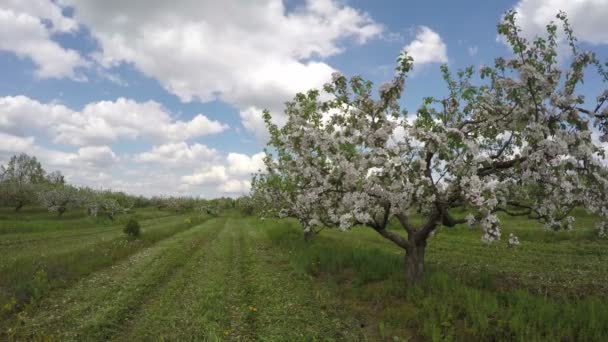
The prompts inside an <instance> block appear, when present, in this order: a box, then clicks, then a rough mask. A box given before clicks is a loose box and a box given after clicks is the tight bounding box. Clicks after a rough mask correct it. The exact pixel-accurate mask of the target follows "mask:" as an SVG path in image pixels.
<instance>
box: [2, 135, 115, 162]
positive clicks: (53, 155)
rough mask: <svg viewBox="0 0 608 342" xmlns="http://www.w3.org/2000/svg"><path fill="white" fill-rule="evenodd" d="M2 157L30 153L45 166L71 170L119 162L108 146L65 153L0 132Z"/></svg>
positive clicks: (25, 138) (82, 148) (84, 148)
mask: <svg viewBox="0 0 608 342" xmlns="http://www.w3.org/2000/svg"><path fill="white" fill-rule="evenodd" d="M0 141H2V144H0V155H2V156H10V155H13V154H17V153H28V154H30V155H34V156H36V157H37V158H39V159H40V160H41V162H42V163H43V164H44V165H43V166H47V165H48V166H50V167H51V168H56V167H61V168H71V169H74V170H82V168H83V167H85V168H91V169H99V168H107V167H109V166H112V165H113V164H115V163H116V162H118V160H119V158H118V157H117V156H116V154H115V153H114V152H113V151H112V149H111V148H110V147H108V146H86V147H81V148H79V149H78V150H77V151H76V152H63V151H57V150H52V149H49V148H47V147H42V146H40V145H38V144H36V142H35V138H34V137H19V136H15V135H11V134H7V133H2V132H0Z"/></svg>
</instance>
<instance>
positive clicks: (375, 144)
mask: <svg viewBox="0 0 608 342" xmlns="http://www.w3.org/2000/svg"><path fill="white" fill-rule="evenodd" d="M558 18H559V19H560V20H561V21H562V23H563V27H564V29H565V32H566V35H565V36H566V40H567V42H568V43H569V46H570V48H571V63H570V65H569V67H568V68H567V69H565V70H562V68H561V66H560V64H559V63H558V61H557V50H558V39H557V26H556V25H555V24H553V23H551V24H549V25H548V26H547V28H548V31H547V36H546V37H537V38H536V39H534V40H533V41H531V42H530V41H527V40H526V39H524V38H523V37H521V36H520V30H519V28H518V27H517V26H516V23H515V13H514V12H508V13H507V14H506V15H505V17H504V20H503V21H502V22H501V23H500V24H499V25H498V32H499V34H500V35H502V36H503V37H504V38H505V40H506V41H507V42H508V43H509V44H510V45H511V47H512V51H513V56H511V57H509V58H497V59H496V60H495V63H494V66H493V67H490V66H485V67H483V68H481V70H480V77H481V80H482V81H481V83H480V85H474V84H473V75H474V70H473V68H472V67H471V68H467V69H465V70H463V71H460V72H458V74H457V76H456V77H454V76H453V75H452V74H451V73H450V71H449V70H448V68H447V66H443V67H442V68H441V70H442V73H443V77H444V79H445V81H446V83H447V88H448V96H447V97H446V98H443V99H435V98H427V99H425V100H424V103H423V105H422V106H421V107H420V109H419V110H418V111H417V113H416V118H415V119H413V120H412V121H411V122H410V121H409V120H408V118H407V116H406V115H407V113H406V112H405V111H402V110H401V108H400V105H399V100H400V98H401V95H402V92H403V90H404V86H405V81H406V75H407V73H408V72H409V71H410V70H411V69H412V58H411V57H409V56H408V55H407V54H406V53H405V52H404V53H402V54H401V55H400V56H399V59H398V65H397V74H396V76H395V78H394V79H393V80H392V81H391V82H389V83H387V84H383V85H382V86H380V87H379V96H378V98H376V99H375V98H374V96H373V95H372V84H371V82H369V81H365V80H363V79H362V78H361V77H353V78H351V79H350V81H349V80H348V79H346V78H345V77H344V76H342V75H339V74H335V75H334V77H333V80H332V82H331V83H330V84H327V85H326V86H325V88H324V90H325V92H326V93H327V94H328V95H329V99H328V100H321V98H320V93H319V92H318V91H316V90H313V91H309V92H308V93H307V94H298V95H296V97H295V99H294V101H293V102H289V103H287V105H286V109H285V114H286V116H287V123H286V124H285V125H284V126H283V127H281V128H279V127H277V126H276V125H274V124H273V123H272V122H271V117H270V114H269V113H268V112H266V113H265V120H266V124H267V126H268V128H269V131H270V134H271V140H270V143H269V145H270V146H271V147H272V150H273V152H275V153H276V154H275V158H274V159H273V158H270V157H269V158H267V159H266V165H267V169H268V173H267V174H266V175H259V176H258V180H260V179H261V180H262V181H263V182H270V183H269V184H274V185H277V186H268V187H264V189H265V191H267V192H268V193H269V194H270V196H275V197H276V198H281V199H285V200H284V201H282V202H280V203H283V204H284V205H285V208H284V209H285V211H286V212H288V213H289V214H290V215H293V216H295V217H297V218H299V219H300V221H301V222H303V227H304V229H310V228H311V227H317V226H339V227H340V228H342V229H348V228H350V227H352V226H353V225H364V226H367V227H369V228H371V229H373V230H375V231H376V232H378V233H379V234H380V235H381V236H383V237H384V238H386V239H388V240H390V241H392V242H393V243H395V244H396V245H398V246H399V247H401V248H403V249H404V251H405V270H406V275H407V277H406V279H407V281H408V282H411V283H415V282H418V281H420V279H421V278H422V275H423V270H424V257H425V251H426V245H427V239H428V237H429V236H430V235H431V234H432V233H433V232H435V231H436V230H437V228H438V227H439V226H440V225H443V226H447V227H453V226H455V225H457V224H460V223H468V224H469V225H476V226H480V227H481V229H482V231H483V233H482V239H483V241H486V242H488V243H489V242H492V241H494V240H497V239H500V237H501V229H500V220H499V218H498V216H497V213H499V212H503V213H506V214H509V215H524V216H528V217H530V218H531V219H536V220H540V221H542V222H544V223H545V224H546V226H547V227H549V228H551V229H561V228H570V227H571V225H572V222H573V218H572V217H571V216H570V212H571V211H572V209H573V208H575V207H577V206H581V207H584V208H586V209H587V210H588V211H589V212H591V213H595V214H597V215H599V216H600V219H601V220H600V223H599V224H598V226H597V228H598V230H599V231H600V233H602V232H604V231H605V229H606V227H607V223H606V222H607V221H608V177H607V176H606V169H605V166H604V165H605V164H604V162H605V159H604V158H605V156H604V153H605V151H604V150H603V149H602V148H601V146H599V144H598V142H597V140H595V139H594V138H593V134H594V130H593V126H595V127H596V128H597V129H598V130H599V131H603V132H604V133H605V132H606V130H607V128H606V126H605V125H606V119H607V118H608V109H606V106H605V103H606V102H607V97H608V91H603V92H602V93H601V95H600V96H599V97H598V99H597V104H596V105H595V106H594V108H592V109H585V108H583V107H582V104H583V103H584V97H583V95H582V94H580V93H578V91H577V90H578V89H577V88H578V86H579V85H580V84H581V83H582V82H583V75H584V72H585V71H586V70H587V69H588V67H592V66H596V67H597V70H598V71H599V74H600V77H601V78H602V79H603V80H604V82H606V81H608V75H607V73H606V72H605V71H604V69H603V66H602V65H601V64H600V63H599V62H598V60H597V58H596V56H595V55H594V54H593V53H589V52H582V51H580V50H579V48H578V47H577V44H576V40H575V39H574V37H573V35H572V30H571V29H570V26H569V24H568V21H567V19H566V17H565V15H563V14H562V13H560V14H559V15H558ZM604 137H606V135H604ZM273 192H275V193H273ZM271 199H272V198H271ZM463 206H466V207H467V208H469V209H470V213H469V214H468V215H467V217H466V218H457V217H454V216H453V213H452V212H451V210H450V209H452V208H457V207H463ZM412 214H419V215H421V216H422V217H423V218H424V222H423V223H422V224H420V225H415V224H414V223H412V220H411V215H412ZM393 218H394V219H395V220H396V221H398V222H399V224H400V226H401V227H402V228H403V229H404V231H405V233H406V234H405V235H402V234H398V233H397V232H394V231H391V230H389V229H387V226H388V224H389V222H390V221H391V219H393Z"/></svg>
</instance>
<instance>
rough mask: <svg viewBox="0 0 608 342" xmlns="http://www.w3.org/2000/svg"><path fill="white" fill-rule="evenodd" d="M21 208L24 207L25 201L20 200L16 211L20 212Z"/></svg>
mask: <svg viewBox="0 0 608 342" xmlns="http://www.w3.org/2000/svg"><path fill="white" fill-rule="evenodd" d="M21 208H23V203H21V202H20V203H18V204H17V207H15V212H17V213H18V212H19V211H21Z"/></svg>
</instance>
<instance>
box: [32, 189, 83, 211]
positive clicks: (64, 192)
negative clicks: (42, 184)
mask: <svg viewBox="0 0 608 342" xmlns="http://www.w3.org/2000/svg"><path fill="white" fill-rule="evenodd" d="M38 198H39V201H40V204H42V205H43V206H44V207H46V208H47V209H48V210H49V211H50V212H55V213H57V215H59V216H61V215H63V214H64V213H65V212H66V211H67V210H68V209H74V208H80V207H81V206H82V204H83V200H84V197H83V195H82V193H81V192H80V191H79V190H78V189H76V188H74V187H72V186H69V185H60V186H53V187H50V188H47V189H43V190H41V191H40V192H39V193H38Z"/></svg>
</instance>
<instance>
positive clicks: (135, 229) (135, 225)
mask: <svg viewBox="0 0 608 342" xmlns="http://www.w3.org/2000/svg"><path fill="white" fill-rule="evenodd" d="M123 232H125V234H127V235H128V236H130V237H138V236H139V233H140V232H139V222H137V220H136V219H133V218H132V219H130V220H129V221H128V222H127V224H126V225H125V228H124V229H123Z"/></svg>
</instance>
